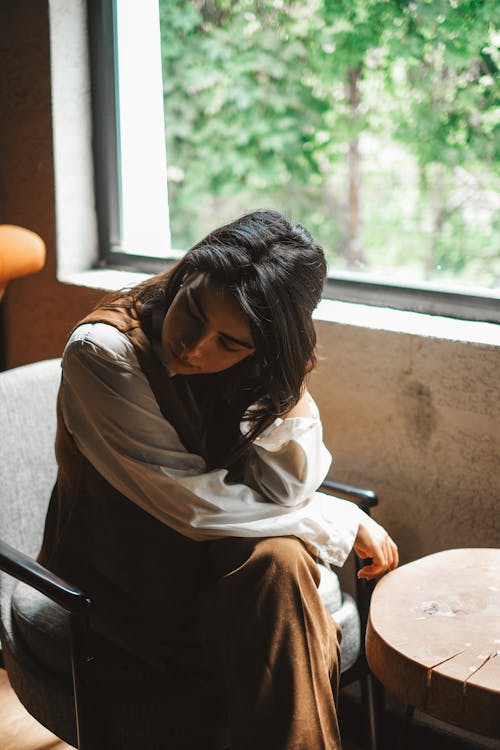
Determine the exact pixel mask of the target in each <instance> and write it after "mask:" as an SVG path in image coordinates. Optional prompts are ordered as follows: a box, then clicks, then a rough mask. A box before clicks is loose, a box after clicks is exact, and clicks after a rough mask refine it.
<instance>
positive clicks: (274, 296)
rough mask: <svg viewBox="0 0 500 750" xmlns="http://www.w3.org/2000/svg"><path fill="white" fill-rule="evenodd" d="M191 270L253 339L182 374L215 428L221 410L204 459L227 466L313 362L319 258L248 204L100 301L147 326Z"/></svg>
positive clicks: (308, 242) (296, 234)
mask: <svg viewBox="0 0 500 750" xmlns="http://www.w3.org/2000/svg"><path fill="white" fill-rule="evenodd" d="M194 273H207V274H208V275H209V276H210V278H211V279H212V280H213V281H215V282H217V283H220V284H222V285H224V286H225V287H226V288H228V289H230V290H231V292H232V294H233V295H234V297H235V299H236V300H237V301H238V303H239V304H240V306H241V308H242V310H243V311H244V313H245V314H246V316H247V318H248V321H249V325H250V328H251V331H252V336H253V340H254V343H255V353H254V354H253V355H252V356H251V357H249V358H247V359H245V360H243V361H241V362H239V363H238V364H237V365H234V366H233V367H231V368H230V369H229V370H226V371H223V372H221V373H217V374H215V375H196V376H193V377H190V379H189V380H190V384H192V387H193V390H194V391H195V393H196V394H198V399H199V401H200V402H201V403H202V406H203V411H204V413H205V416H206V420H207V423H209V422H210V414H209V412H212V413H213V416H214V418H215V416H216V415H217V417H216V418H217V422H218V432H219V433H220V432H221V429H220V419H221V415H222V414H223V415H225V419H226V421H227V423H228V424H227V425H226V428H224V430H223V432H224V433H225V439H221V436H220V435H219V439H218V443H219V444H220V443H222V444H221V445H220V449H219V450H218V451H217V453H218V454H220V455H219V456H218V457H217V458H215V457H214V460H213V461H210V463H211V464H213V465H217V463H218V464H219V465H228V463H231V462H232V461H233V460H234V459H235V458H236V457H237V456H239V455H241V454H242V452H244V451H245V448H247V447H248V444H249V443H250V442H251V441H252V440H253V439H255V437H256V436H257V435H258V434H259V433H260V432H262V430H263V429H265V427H266V426H267V425H269V424H270V423H271V422H272V421H273V420H274V418H275V417H277V416H280V415H281V416H282V415H284V414H286V413H287V412H288V411H289V410H290V409H291V408H292V407H293V406H294V405H295V404H296V403H297V401H298V400H299V398H300V395H301V391H302V389H303V386H304V379H305V378H306V376H307V375H308V373H309V372H310V371H311V370H312V369H313V368H314V367H315V365H316V353H315V346H316V334H315V330H314V325H313V321H312V312H313V310H314V308H315V307H316V305H317V304H318V302H319V300H320V298H321V292H322V288H323V283H324V280H325V276H326V261H325V257H324V253H323V249H322V248H321V247H320V246H319V245H318V244H317V243H316V242H315V241H314V239H313V238H312V236H311V234H310V233H309V232H308V231H307V229H305V228H304V227H303V226H302V225H300V224H295V223H293V222H291V221H290V220H289V219H287V218H286V217H285V216H283V215H282V214H280V213H278V212H277V211H255V212H253V213H250V214H247V215H246V216H243V217H241V218H239V219H236V221H233V222H231V223H230V224H226V225H225V226H222V227H220V228H218V229H216V230H214V231H213V232H211V233H210V234H208V235H207V236H206V237H204V239H202V240H201V241H200V242H198V243H197V244H196V245H194V247H192V248H191V249H190V250H189V251H188V252H187V253H186V254H185V255H184V257H183V258H182V259H181V260H180V261H179V262H178V263H176V264H175V266H173V267H172V268H170V269H169V270H167V271H165V272H164V273H162V274H159V275H158V276H154V277H152V278H151V279H148V280H146V281H144V282H142V283H141V284H138V285H137V286H136V287H134V288H133V289H131V290H129V291H128V292H126V293H124V292H119V293H116V294H115V295H111V297H108V298H107V299H106V300H105V301H106V302H107V303H108V304H109V303H111V304H116V303H118V304H122V305H123V304H124V302H125V303H126V304H127V303H128V304H127V306H128V305H133V306H134V307H135V309H136V311H137V314H138V316H139V318H140V319H141V321H143V322H144V325H145V327H146V328H147V327H148V326H151V321H152V320H154V318H155V317H156V318H160V319H163V317H164V315H165V314H166V312H167V310H168V308H169V307H170V305H171V303H172V301H173V299H174V297H175V295H176V294H177V292H178V291H179V288H180V285H181V284H182V281H183V280H184V279H185V278H186V277H188V276H190V275H192V274H194ZM124 296H125V299H124ZM153 327H154V326H153ZM257 401H258V404H257V406H256V407H254V408H252V410H251V411H250V412H249V411H248V407H249V406H250V405H252V404H255V403H256V402H257ZM228 407H229V408H228ZM242 418H247V419H248V420H249V422H250V425H251V429H250V431H249V433H248V434H247V436H246V438H242V437H241V436H240V434H239V430H238V426H239V422H240V420H241V419H242ZM208 430H210V425H208ZM210 442H212V441H210ZM214 461H215V463H214ZM221 462H222V463H221Z"/></svg>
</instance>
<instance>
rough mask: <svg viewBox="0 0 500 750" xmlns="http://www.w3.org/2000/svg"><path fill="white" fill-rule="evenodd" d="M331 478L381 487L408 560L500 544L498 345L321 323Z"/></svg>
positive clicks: (320, 385)
mask: <svg viewBox="0 0 500 750" xmlns="http://www.w3.org/2000/svg"><path fill="white" fill-rule="evenodd" d="M318 334H319V341H320V353H321V356H322V362H321V364H320V367H319V369H318V371H317V372H316V373H315V375H314V376H313V383H312V390H313V392H314V394H315V396H316V398H317V400H318V403H319V404H320V408H321V412H322V416H323V423H324V426H325V439H326V442H327V444H328V446H329V447H330V448H331V449H332V451H333V453H334V465H333V470H332V474H334V475H335V476H336V477H338V478H346V479H351V480H353V481H356V482H358V483H360V484H367V485H368V486H374V487H375V488H376V489H377V490H378V491H379V494H380V497H381V506H380V509H379V510H377V512H376V516H377V518H378V519H379V520H381V521H382V523H383V524H384V525H386V526H387V528H388V530H389V531H390V533H391V534H393V535H394V537H395V538H396V539H397V540H398V542H399V543H400V546H401V552H402V557H403V560H409V559H414V558H416V557H419V556H421V555H422V554H424V553H431V552H434V551H437V550H440V549H445V548H449V547H470V546H478V547H479V546H499V544H500V509H499V508H500V504H499V501H500V350H499V348H498V347H493V346H486V345H475V344H470V343H463V342H455V341H446V340H440V339H433V338H428V337H421V336H415V335H409V334H402V333H394V332H387V331H376V330H367V329H364V328H360V327H356V326H347V325H338V324H332V323H324V322H320V323H318Z"/></svg>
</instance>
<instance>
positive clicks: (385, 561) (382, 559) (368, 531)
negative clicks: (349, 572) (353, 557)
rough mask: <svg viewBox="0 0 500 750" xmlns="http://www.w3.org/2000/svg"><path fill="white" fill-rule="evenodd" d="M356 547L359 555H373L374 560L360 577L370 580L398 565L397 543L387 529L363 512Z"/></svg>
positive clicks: (365, 556) (362, 571) (360, 573)
mask: <svg viewBox="0 0 500 750" xmlns="http://www.w3.org/2000/svg"><path fill="white" fill-rule="evenodd" d="M354 549H355V551H356V554H357V555H358V556H359V557H361V558H367V557H371V558H372V561H373V562H372V563H371V564H370V565H366V566H365V567H364V568H362V569H361V570H360V571H359V572H358V578H366V579H368V580H370V579H371V578H376V577H377V576H378V575H380V574H381V573H385V572H386V571H387V570H394V568H397V566H398V563H399V555H398V548H397V546H396V544H395V543H394V542H393V540H392V539H391V537H390V536H389V534H388V533H387V531H386V530H385V529H384V528H383V527H382V526H380V524H378V523H377V522H376V521H374V520H373V518H370V516H368V515H367V514H366V513H363V517H362V519H361V522H360V524H359V528H358V534H357V536H356V541H355V542H354Z"/></svg>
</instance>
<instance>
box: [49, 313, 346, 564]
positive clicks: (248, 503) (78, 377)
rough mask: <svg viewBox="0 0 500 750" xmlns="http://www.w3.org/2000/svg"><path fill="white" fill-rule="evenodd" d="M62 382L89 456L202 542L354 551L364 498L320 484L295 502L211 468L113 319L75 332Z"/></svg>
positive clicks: (333, 554)
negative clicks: (293, 540) (167, 412)
mask: <svg viewBox="0 0 500 750" xmlns="http://www.w3.org/2000/svg"><path fill="white" fill-rule="evenodd" d="M61 389H62V390H61V402H62V410H63V416H64V420H65V423H66V426H67V428H68V430H69V431H70V433H71V434H72V436H73V438H74V440H75V442H76V444H77V446H78V447H79V449H80V450H81V452H82V453H83V455H84V456H85V457H86V458H87V459H88V460H89V461H90V462H91V463H92V465H93V466H94V467H95V468H96V470H97V471H98V472H99V473H100V474H102V476H103V477H104V478H105V479H106V480H107V481H108V482H109V483H110V484H111V485H112V486H113V487H115V488H116V489H117V490H118V491H119V492H121V493H122V494H123V495H124V496H125V497H127V498H128V499H129V500H131V501H132V502H133V503H135V504H136V505H138V506H139V507H141V508H142V509H143V510H145V511H146V512H148V513H150V514H151V515H153V516H154V517H155V518H157V519H158V520H159V521H161V522H162V523H165V524H166V525H168V526H170V527H171V528H173V529H175V530H176V531H178V532H179V533H181V534H184V535H185V536H188V537H190V538H192V539H196V540H202V539H211V538H220V537H224V536H243V537H246V536H247V537H265V536H289V535H294V536H297V537H299V538H300V539H303V541H304V542H306V543H308V544H310V545H311V546H312V547H314V548H315V550H316V551H317V554H318V556H319V557H321V558H322V559H324V560H326V561H329V562H332V563H334V564H336V565H341V564H342V563H343V561H344V559H345V557H346V556H347V555H348V554H349V551H350V549H351V547H352V544H353V543H354V539H355V537H356V534H357V532H358V527H359V520H360V511H359V510H358V508H356V506H354V505H353V504H352V503H348V502H346V501H342V500H332V499H331V498H328V497H326V496H324V495H322V494H321V493H314V492H313V493H311V496H310V497H307V498H305V499H304V500H303V501H302V502H301V503H300V504H298V505H296V506H295V507H293V508H288V507H285V506H280V505H277V504H275V503H274V502H269V498H268V497H266V496H265V495H264V494H263V493H261V492H259V491H257V490H255V489H254V488H252V487H250V486H248V485H247V484H244V483H240V484H228V483H226V481H225V479H226V476H227V472H226V470H224V469H220V470H214V471H209V472H207V471H206V466H205V462H204V460H203V458H201V457H200V456H197V455H195V454H191V453H189V452H188V451H187V450H186V449H185V448H184V446H183V445H182V443H181V442H180V440H179V437H178V435H177V433H176V432H175V430H174V429H173V427H172V426H171V425H170V424H169V423H168V422H167V421H166V420H165V418H164V417H163V415H162V414H161V412H160V409H159V407H158V404H157V402H156V399H155V398H154V396H153V394H152V392H151V389H150V387H149V384H148V381H147V379H146V377H145V375H144V373H143V372H142V370H141V369H140V367H139V365H138V363H137V359H136V357H135V352H134V350H133V347H132V345H131V343H130V341H129V340H128V339H127V337H126V336H124V335H123V334H120V333H119V332H118V331H117V330H116V329H115V328H113V327H112V326H108V325H105V324H94V325H91V324H89V325H86V326H80V327H79V328H78V329H77V330H76V332H75V334H73V336H72V337H71V339H70V341H69V343H68V346H67V348H66V350H65V354H64V360H63V381H62V385H61ZM308 419H309V418H308ZM309 421H310V420H309ZM294 422H295V419H291V420H288V419H286V420H284V421H283V424H285V425H287V423H288V425H290V424H291V423H294ZM286 429H289V427H287V428H286ZM276 431H277V430H276ZM304 434H307V429H306V430H305V433H304ZM271 437H272V436H271Z"/></svg>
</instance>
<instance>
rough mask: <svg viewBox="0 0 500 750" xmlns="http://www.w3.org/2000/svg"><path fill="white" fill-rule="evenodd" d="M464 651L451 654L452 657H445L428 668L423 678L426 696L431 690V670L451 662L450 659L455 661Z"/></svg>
mask: <svg viewBox="0 0 500 750" xmlns="http://www.w3.org/2000/svg"><path fill="white" fill-rule="evenodd" d="M465 650H466V649H464V648H463V649H462V650H461V651H457V653H456V654H452V656H447V657H446V659H441V661H438V662H436V664H433V665H432V666H430V667H428V669H427V674H426V676H425V688H426V691H427V694H428V693H429V691H430V688H431V680H432V670H433V669H436V667H440V666H441V664H446V662H447V661H451V660H452V659H455V658H456V657H457V656H460V654H463V653H464V651H465Z"/></svg>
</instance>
